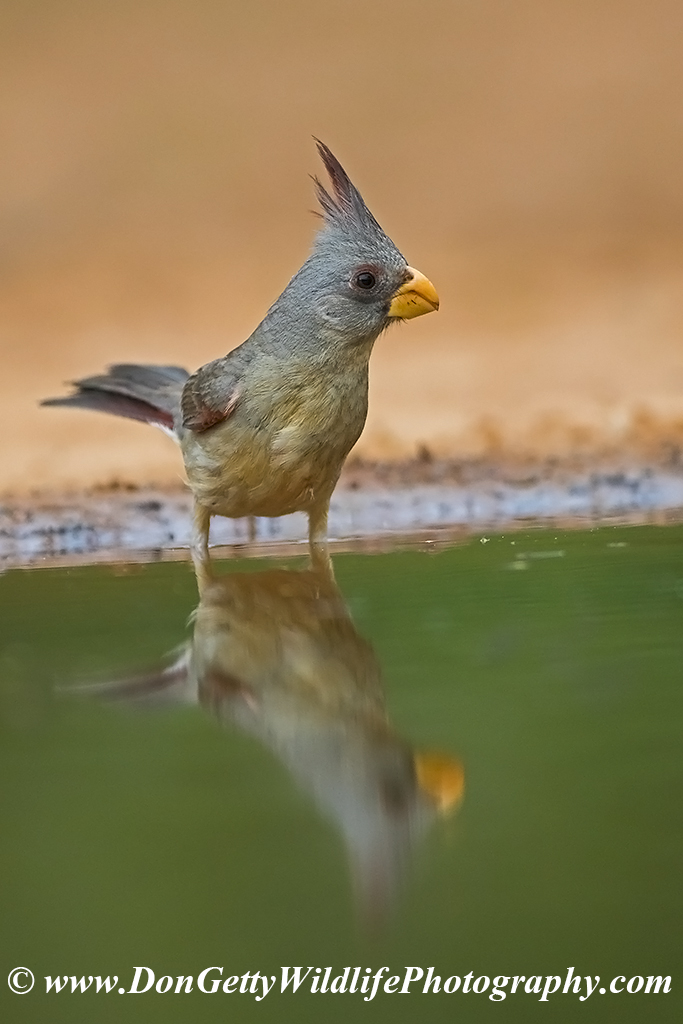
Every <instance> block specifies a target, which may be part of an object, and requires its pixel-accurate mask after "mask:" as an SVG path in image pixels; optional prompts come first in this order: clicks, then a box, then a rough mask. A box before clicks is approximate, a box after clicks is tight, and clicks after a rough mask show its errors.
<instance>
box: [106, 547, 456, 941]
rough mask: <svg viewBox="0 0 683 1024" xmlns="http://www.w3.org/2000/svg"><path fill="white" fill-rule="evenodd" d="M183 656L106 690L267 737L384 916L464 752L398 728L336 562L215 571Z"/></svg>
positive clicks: (365, 911) (448, 795)
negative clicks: (336, 835)
mask: <svg viewBox="0 0 683 1024" xmlns="http://www.w3.org/2000/svg"><path fill="white" fill-rule="evenodd" d="M193 620H194V633H193V637H192V640H191V641H190V642H189V643H188V644H187V645H186V647H185V648H184V649H183V651H182V653H181V654H180V656H179V657H178V659H177V660H176V661H175V663H174V664H172V665H170V666H168V667H167V668H165V669H163V670H160V671H159V672H156V673H151V674H148V675H146V676H144V677H139V678H135V679H128V680H123V681H120V682H118V683H115V684H112V685H107V687H106V691H107V694H108V695H109V696H116V697H121V698H126V699H135V700H142V701H144V702H149V701H152V702H154V703H156V702H159V701H162V702H168V701H183V702H191V703H199V704H200V705H201V706H202V707H203V708H204V709H205V710H206V711H208V712H209V713H210V714H211V715H212V716H214V717H215V718H216V719H218V720H219V721H220V722H221V723H229V724H231V725H234V726H237V727H238V728H239V729H242V730H243V731H245V732H247V733H249V734H251V735H252V736H254V737H256V738H257V739H258V740H259V741H260V742H261V743H262V744H263V745H264V746H266V747H267V748H268V749H269V750H271V751H272V752H273V753H274V754H275V756H276V757H277V758H278V759H279V760H280V761H281V762H282V763H283V764H284V765H285V766H286V767H287V769H288V770H289V772H290V773H291V775H292V777H293V778H294V779H295V781H296V782H297V784H298V785H299V786H300V787H301V789H303V790H304V791H305V792H307V793H308V794H309V795H310V797H311V798H312V799H313V801H314V802H315V804H316V806H317V807H318V809H319V811H320V812H321V813H322V814H323V815H324V816H326V817H327V818H328V819H329V820H331V821H332V822H333V823H334V824H335V825H336V827H337V829H338V830H339V831H340V832H341V834H342V836H343V839H344V842H345V845H346V848H347V851H348V856H349V860H350V865H351V874H352V879H353V884H354V889H355V891H356V897H357V903H358V908H359V911H360V913H361V916H362V917H363V918H364V919H365V920H366V921H367V922H368V923H374V924H376V923H378V922H380V921H381V920H382V919H383V918H384V916H385V914H386V911H387V910H388V909H389V907H390V905H391V904H392V902H393V899H394V896H395V895H396V893H397V891H398V889H399V887H400V882H401V879H402V877H403V875H404V874H405V871H406V868H407V866H408V862H409V860H410V855H411V853H412V852H413V850H414V849H415V847H416V845H417V843H418V842H419V840H420V838H421V837H422V836H423V835H424V834H425V833H426V831H427V830H428V829H429V827H430V826H431V825H432V824H433V823H434V822H435V820H436V819H437V818H438V817H439V816H440V815H442V814H445V813H446V812H448V811H451V810H452V809H454V808H455V807H456V806H457V804H458V803H459V801H460V799H461V796H462V790H463V772H462V767H461V765H460V763H459V762H458V761H456V760H454V759H452V758H450V757H446V756H443V755H438V754H433V753H424V752H423V753H419V752H415V751H414V750H413V749H412V748H411V746H410V745H409V744H408V743H407V742H406V741H405V740H403V739H402V738H401V737H400V736H398V735H397V734H396V732H395V731H394V729H393V727H392V725H391V723H390V721H389V719H388V717H387V712H386V706H385V697H384V689H383V685H382V674H381V669H380V665H379V662H378V660H377V658H376V656H375V653H374V651H373V649H372V647H371V646H370V644H369V643H368V642H367V641H366V640H364V639H363V638H362V637H361V636H360V635H359V633H358V631H357V630H356V628H355V626H354V624H353V621H352V619H351V616H350V614H349V611H348V608H347V607H346V604H345V602H344V599H343V597H342V594H341V592H340V590H339V588H338V587H337V585H336V583H335V582H334V579H333V576H332V572H331V569H330V568H329V567H328V566H327V565H326V564H325V563H323V564H322V565H321V566H319V567H317V568H314V569H307V570H302V571H293V570H285V569H281V570H273V571H265V572H255V573H234V574H230V575H226V576H223V577H213V578H212V579H211V580H210V581H209V582H207V583H206V585H205V586H203V587H202V593H201V600H200V603H199V606H198V607H197V609H196V611H195V612H194V615H193Z"/></svg>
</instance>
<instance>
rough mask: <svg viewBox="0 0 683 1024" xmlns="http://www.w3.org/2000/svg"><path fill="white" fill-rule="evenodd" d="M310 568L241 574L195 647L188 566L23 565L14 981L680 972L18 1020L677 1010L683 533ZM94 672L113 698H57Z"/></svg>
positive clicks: (14, 796)
mask: <svg viewBox="0 0 683 1024" xmlns="http://www.w3.org/2000/svg"><path fill="white" fill-rule="evenodd" d="M303 569H304V565H303V563H302V562H301V561H298V562H297V561H289V562H278V563H277V564H274V563H270V562H268V561H266V560H258V561H250V562H247V561H242V562H240V561H230V562H225V563H222V564H221V565H220V566H219V570H220V572H221V573H222V574H225V578H226V581H225V582H224V583H223V584H222V585H221V587H220V588H219V591H217V592H215V593H214V594H213V596H212V597H211V599H210V600H206V601H205V602H204V603H203V606H202V609H200V611H199V613H198V615H197V621H196V627H195V628H196V634H195V642H194V647H193V648H192V649H190V648H188V646H187V644H188V642H189V641H190V638H191V636H192V631H193V627H192V626H188V625H187V620H188V616H189V615H190V613H192V612H193V610H194V609H195V607H196V604H197V599H196V588H195V583H194V579H193V576H192V574H191V570H190V568H189V566H188V565H186V564H183V563H161V564H149V565H135V566H127V565H113V566H106V567H103V566H97V567H79V568H73V569H64V568H60V569H49V570H47V569H44V570H34V571H21V570H13V571H10V572H7V573H5V574H4V575H3V576H2V577H0V602H1V607H2V633H3V640H2V648H1V654H0V658H1V662H0V669H1V690H0V695H1V698H2V705H1V707H2V749H1V751H0V766H1V767H0V771H1V774H2V780H3V781H2V823H3V827H2V835H1V837H0V869H1V874H2V894H3V895H2V901H3V912H2V921H3V927H2V958H1V959H2V965H3V969H4V970H5V974H6V973H7V971H8V970H9V969H10V968H12V967H14V966H17V965H19V964H22V965H25V966H27V967H30V968H31V969H32V970H33V972H34V973H35V974H36V976H37V977H38V978H39V981H40V984H43V983H42V977H43V976H45V975H55V974H59V975H72V974H73V975H77V976H82V975H98V974H99V975H102V976H105V975H113V974H117V975H119V976H120V977H121V978H122V979H123V980H124V981H125V984H126V985H129V984H130V979H131V977H132V969H133V966H134V965H137V964H144V965H148V966H149V967H151V968H152V969H153V970H154V971H155V972H156V975H157V977H158V976H160V975H172V976H177V975H180V974H183V975H188V974H192V975H194V976H195V977H196V975H197V974H198V973H199V972H200V971H201V970H202V969H204V968H206V967H209V966H211V965H214V964H215V965H222V966H224V967H225V972H224V974H225V975H226V976H227V975H228V974H233V975H241V974H243V973H244V972H245V971H255V970H260V971H261V972H262V973H266V974H268V975H271V974H275V975H277V976H278V978H279V976H280V969H281V967H282V966H283V965H304V966H306V967H307V966H309V965H314V966H320V967H323V968H325V967H327V966H328V965H331V966H332V967H333V973H334V975H336V974H339V973H341V971H342V970H343V968H344V967H346V966H347V965H351V966H352V967H354V966H356V965H361V966H362V967H363V968H365V967H372V968H373V970H376V969H377V968H378V967H380V966H383V965H389V966H390V967H391V973H392V974H393V973H398V974H402V973H403V972H404V970H405V966H406V965H419V966H422V967H425V968H427V967H430V966H432V965H433V966H434V967H435V970H436V973H437V974H439V975H441V976H442V977H448V976H452V975H460V976H464V975H466V974H467V973H468V972H469V971H474V976H475V978H476V977H478V976H480V975H488V976H490V977H494V976H496V975H504V976H512V975H525V976H530V975H543V976H545V975H561V976H562V977H563V978H564V976H565V974H566V970H567V968H568V967H569V966H574V968H575V970H576V972H577V973H578V974H581V975H593V976H594V975H600V976H601V978H602V979H610V978H611V977H613V976H615V975H624V976H625V977H626V978H627V979H628V978H630V977H631V976H634V975H643V976H648V975H671V976H672V982H673V991H672V993H671V994H669V995H667V996H664V995H661V994H660V995H658V996H654V995H649V996H646V995H644V994H642V993H641V994H638V995H627V994H626V993H623V994H622V995H620V996H609V995H604V996H601V995H599V994H598V993H597V992H596V993H595V994H594V995H593V996H591V998H590V999H589V1000H587V1001H585V1002H580V1003H579V1002H578V1001H577V999H576V997H570V996H551V997H550V1003H552V1006H551V1007H550V1008H548V1007H546V1006H544V1005H543V1004H541V1003H539V1001H538V996H532V995H520V994H517V995H515V996H512V995H509V996H508V997H507V998H506V999H505V1000H504V1001H502V1002H493V1001H491V1000H490V999H489V998H488V995H487V994H480V995H475V994H466V995H463V994H457V995H451V996H448V995H445V994H443V993H439V994H430V995H429V996H423V995H421V994H420V993H421V985H420V984H414V985H413V986H412V988H411V993H412V994H411V995H409V996H407V997H406V996H402V995H398V994H396V995H391V996H389V995H385V994H383V993H381V992H380V994H379V995H378V996H377V997H376V998H375V999H374V1001H372V1002H368V1003H365V1002H363V1001H362V997H361V996H360V995H358V994H355V995H350V994H346V995H335V996H332V995H329V994H327V995H321V994H317V995H311V994H310V993H308V994H306V993H304V992H303V989H302V990H300V991H299V993H297V994H296V996H292V995H290V994H286V995H279V994H276V990H275V989H274V990H273V991H272V992H271V993H269V994H268V996H267V997H266V998H265V999H264V1000H263V1001H261V1002H256V1001H255V1000H254V998H253V996H250V995H240V994H235V995H231V996H229V997H228V996H226V995H222V994H220V993H219V994H218V995H216V996H208V995H202V994H200V993H197V992H196V991H194V992H192V993H190V994H187V995H185V994H184V995H173V994H170V995H166V996H161V995H156V994H146V995H138V996H134V997H131V996H126V997H125V1000H122V999H121V997H120V996H119V995H118V994H116V993H115V992H114V993H112V994H111V995H108V996H106V995H104V994H103V993H101V994H100V995H95V994H94V993H92V992H91V991H89V992H88V993H86V994H85V995H74V996H70V995H66V994H65V993H61V994H59V995H56V994H55V993H52V994H51V995H49V996H46V995H44V994H42V995H41V994H40V993H39V992H38V991H37V990H36V991H34V992H31V993H29V994H28V995H26V996H21V997H19V996H13V995H11V994H10V993H8V991H7V990H6V989H3V990H2V991H1V992H0V1001H2V1003H3V1005H6V1007H7V1009H6V1010H5V1014H4V1019H7V1020H8V1021H11V1022H12V1024H14V1022H24V1021H31V1022H32V1021H45V1020H50V1021H55V1022H60V1021H69V1022H72V1021H92V1020H97V1021H102V1022H107V1021H120V1020H126V1021H133V1022H134V1021H138V1020H139V1021H141V1022H142V1021H144V1022H150V1021H157V1020H158V1021H163V1022H172V1021H193V1022H194V1021H204V1020H206V1021H213V1020H216V1021H218V1020H225V1019H232V1020H238V1021H245V1022H250V1021H252V1020H264V1021H270V1020H272V1021H290V1020H291V1021H309V1020H310V1021H318V1020H321V1019H324V1020H332V1021H335V1020H340V1021H341V1020H348V1019H350V1018H352V1019H356V1017H358V1018H359V1019H368V1020H373V1021H375V1020H376V1021H385V1020H386V1021H389V1020H396V1021H406V1022H408V1021H413V1020H414V1019H416V1017H417V1016H418V1015H419V1017H420V1018H421V1019H425V1020H429V1021H435V1022H440V1021H448V1020H453V1019H464V1020H468V1021H470V1020H471V1021H479V1020H482V1021H488V1020H510V1021H520V1022H522V1021H527V1020H530V1019H536V1018H537V1017H539V1018H540V1017H543V1019H544V1020H548V1019H552V1020H553V1021H565V1020H566V1021H575V1020H577V1019H579V1015H580V1017H581V1019H588V1020H595V1021H603V1020H605V1021H607V1020H619V1021H622V1020H623V1021H634V1022H635V1021H642V1020H644V1019H647V1020H652V1021H660V1020H661V1021H665V1020H674V1019H680V1012H681V1004H680V1001H679V995H678V994H677V982H678V984H680V977H679V976H677V972H678V968H679V964H680V953H681V941H680V935H681V930H680V925H681V915H680V911H681V898H680V875H679V872H678V855H679V853H680V848H681V846H680V840H681V827H680V826H681V821H680V776H681V761H682V757H681V750H680V722H681V711H682V708H683V696H682V694H681V687H680V677H681V669H680V666H681V656H682V655H683V632H682V630H681V620H682V616H683V529H682V528H679V527H669V528H657V527H632V528H619V529H615V528H611V529H601V530H595V531H590V532H573V533H556V532H547V531H537V532H532V533H528V534H523V533H516V534H510V535H507V536H491V537H490V538H477V539H473V540H472V541H470V542H468V543H466V544H463V545H461V546H457V547H452V548H449V549H446V550H437V549H433V550H404V551H398V552H393V553H389V554H381V555H357V554H347V555H340V556H339V557H338V558H336V559H335V571H336V579H337V585H338V590H337V589H335V586H334V584H332V583H331V582H327V583H326V582H325V581H320V580H317V579H315V578H313V577H311V576H310V575H307V574H305V573H302V571H301V570H303ZM182 645H185V646H184V647H182ZM181 647H182V649H179V648H181ZM178 649H179V650H178ZM174 650H175V653H174V654H173V653H171V652H173V651H174ZM172 665H175V666H176V667H175V669H174V670H171V671H170V672H167V674H166V675H165V676H164V675H162V674H160V666H162V667H163V666H166V667H168V666H172ZM131 680H134V682H132V683H131ZM93 683H97V684H99V685H100V686H104V689H105V690H107V687H108V684H110V683H115V684H116V685H115V686H114V687H113V691H114V693H113V694H112V693H111V692H110V693H109V697H110V698H112V696H115V697H116V699H101V695H100V698H94V697H93V696H92V693H91V695H90V696H89V697H88V698H85V697H83V696H82V695H78V694H74V693H73V692H69V693H64V692H62V690H61V689H60V688H63V687H66V686H72V685H74V684H77V685H81V684H83V685H85V684H89V685H92V684H93ZM5 968H6V969H5ZM678 973H679V972H678ZM0 983H1V984H2V985H4V975H3V978H2V979H0ZM305 987H307V986H305Z"/></svg>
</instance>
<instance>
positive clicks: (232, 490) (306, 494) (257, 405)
mask: <svg viewBox="0 0 683 1024" xmlns="http://www.w3.org/2000/svg"><path fill="white" fill-rule="evenodd" d="M358 383H359V386H357V387H352V388H350V389H349V388H348V386H347V387H343V386H342V387H340V386H339V383H338V382H333V383H332V384H331V385H328V386H325V382H324V381H322V380H319V379H318V380H313V381H312V382H310V384H309V386H308V387H302V386H300V387H290V388H289V389H287V390H286V391H285V392H284V393H282V392H280V394H279V395H278V394H277V393H276V394H273V393H272V392H271V394H270V395H269V396H268V397H269V401H264V400H263V398H264V397H265V396H262V395H257V396H256V399H255V400H253V401H252V402H251V403H249V402H245V405H244V406H243V407H242V408H241V409H239V410H238V412H236V414H235V416H234V417H233V418H231V419H229V420H227V421H226V422H225V423H223V424H220V425H218V426H216V427H214V428H213V429H211V430H208V431H205V432H204V433H200V434H195V435H193V436H192V437H191V438H188V439H187V440H186V442H185V443H184V445H183V449H184V455H185V465H186V469H187V474H188V480H189V482H190V486H191V487H192V490H193V492H194V493H195V496H196V497H197V499H198V500H199V501H200V502H201V503H202V504H204V505H205V506H206V507H207V508H210V509H212V510H213V511H215V512H216V513H217V514H219V515H227V516H233V517H239V516H251V515H254V516H279V515H286V514H288V513H290V512H294V511H307V510H308V509H310V508H311V507H312V506H313V505H315V504H316V502H317V501H319V500H320V499H321V498H323V499H324V498H326V497H329V495H330V494H331V492H332V490H333V488H334V485H335V484H336V481H337V479H338V476H339V473H340V471H341V467H342V465H343V462H344V459H345V458H346V456H347V455H348V453H349V451H350V450H351V448H352V447H353V445H354V444H355V442H356V441H357V440H358V437H359V436H360V433H361V431H362V429H363V425H364V423H365V417H366V414H367V380H366V381H365V382H363V381H362V380H361V381H359V382H358ZM347 384H348V382H347Z"/></svg>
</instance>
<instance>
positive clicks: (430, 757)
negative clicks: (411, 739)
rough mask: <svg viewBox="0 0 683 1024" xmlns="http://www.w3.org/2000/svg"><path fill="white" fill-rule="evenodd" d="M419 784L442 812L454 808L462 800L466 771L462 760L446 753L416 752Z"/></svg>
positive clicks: (416, 772)
mask: <svg viewBox="0 0 683 1024" xmlns="http://www.w3.org/2000/svg"><path fill="white" fill-rule="evenodd" d="M414 764H415V775H416V777H417V784H418V786H419V787H420V789H421V790H422V792H423V793H426V794H427V795H428V796H429V797H430V798H431V799H432V800H433V801H434V803H435V804H436V806H437V808H438V809H439V811H441V813H442V814H447V813H448V811H451V810H454V809H455V808H456V807H457V806H458V804H459V803H460V801H461V800H462V794H463V791H464V789H465V772H464V770H463V766H462V764H461V763H460V761H456V760H455V759H454V758H452V757H448V756H447V755H445V754H434V753H431V752H425V753H419V754H415V758H414Z"/></svg>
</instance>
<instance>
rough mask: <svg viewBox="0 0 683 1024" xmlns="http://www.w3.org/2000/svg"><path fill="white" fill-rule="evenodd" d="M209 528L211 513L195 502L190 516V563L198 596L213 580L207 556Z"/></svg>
mask: <svg viewBox="0 0 683 1024" xmlns="http://www.w3.org/2000/svg"><path fill="white" fill-rule="evenodd" d="M210 526H211V513H210V512H209V510H208V509H206V508H204V506H203V505H200V504H199V502H198V501H195V503H194V510H193V516H192V562H193V564H194V573H195V576H196V577H197V587H198V589H199V593H200V594H201V592H202V590H203V589H204V587H205V586H206V585H207V584H208V583H210V582H211V580H212V578H213V573H212V572H211V556H210V554H209V527H210Z"/></svg>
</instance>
